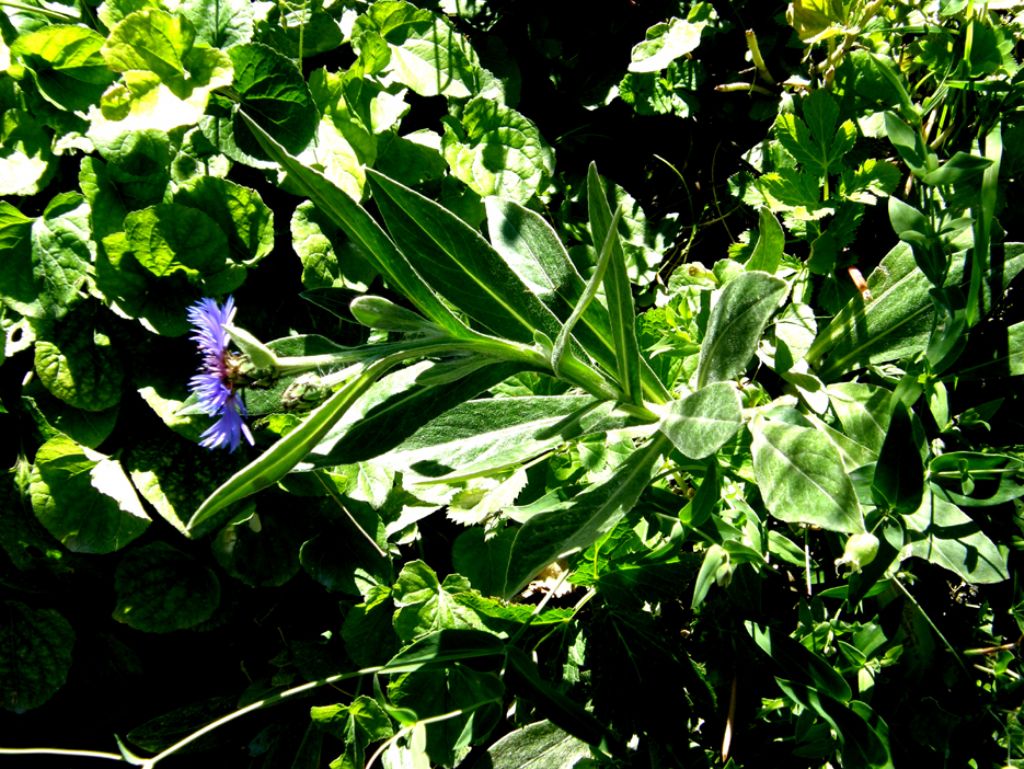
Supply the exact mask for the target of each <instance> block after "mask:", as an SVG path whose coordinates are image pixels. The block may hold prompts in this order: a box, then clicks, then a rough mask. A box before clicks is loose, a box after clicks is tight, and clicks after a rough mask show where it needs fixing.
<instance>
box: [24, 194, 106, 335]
mask: <svg viewBox="0 0 1024 769" xmlns="http://www.w3.org/2000/svg"><path fill="white" fill-rule="evenodd" d="M94 253H95V246H94V245H93V244H92V242H91V241H90V239H89V205H88V203H86V202H85V198H83V197H82V196H81V195H79V194H77V193H74V192H65V193H61V194H60V195H57V196H56V197H55V198H54V199H53V200H51V201H50V203H49V205H47V207H46V210H45V211H44V212H43V215H42V216H41V217H39V218H38V219H36V220H35V221H34V222H32V276H33V279H34V282H35V284H36V286H37V291H38V296H39V300H40V304H41V305H42V307H43V308H44V311H45V312H46V313H47V314H48V315H49V316H50V317H54V318H60V317H62V316H63V315H64V314H65V313H66V312H67V310H68V308H69V307H70V306H71V305H72V304H73V303H74V302H75V301H76V300H77V299H78V292H79V290H80V289H81V288H82V286H83V285H84V284H85V279H86V274H87V273H88V265H89V263H90V262H91V261H92V256H93V254H94Z"/></svg>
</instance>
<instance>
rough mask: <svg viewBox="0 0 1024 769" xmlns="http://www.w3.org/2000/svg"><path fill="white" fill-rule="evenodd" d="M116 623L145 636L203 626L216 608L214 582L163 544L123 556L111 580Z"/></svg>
mask: <svg viewBox="0 0 1024 769" xmlns="http://www.w3.org/2000/svg"><path fill="white" fill-rule="evenodd" d="M114 589H115V591H116V593H117V607H116V608H115V609H114V619H116V620H117V621H118V622H123V623H125V624H126V625H129V626H130V627H133V628H135V629H136V630H142V631H145V632H147V633H169V632H171V631H173V630H184V629H185V628H190V627H193V626H194V625H198V624H199V623H200V622H205V621H206V620H208V619H209V618H210V617H211V616H213V612H214V611H216V609H217V606H218V604H219V603H220V583H219V582H218V581H217V576H216V575H215V574H214V573H213V572H212V571H211V570H210V569H208V568H207V567H205V566H203V565H202V564H201V563H199V562H198V561H196V560H195V559H194V558H192V557H191V556H188V555H185V554H184V553H181V552H179V551H178V550H175V549H174V548H173V547H171V546H170V545H167V544H164V543H163V542H154V543H152V544H150V545H146V546H145V547H141V548H139V549H137V550H132V551H131V552H129V553H127V554H125V556H124V559H123V560H122V561H121V563H120V564H119V565H118V567H117V572H116V573H115V575H114Z"/></svg>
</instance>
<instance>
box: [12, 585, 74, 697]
mask: <svg viewBox="0 0 1024 769" xmlns="http://www.w3.org/2000/svg"><path fill="white" fill-rule="evenodd" d="M0 617H3V622H0V692H2V693H3V694H2V696H0V706H2V707H3V708H4V709H5V710H11V711H14V712H15V713H24V712H25V711H26V710H32V709H33V708H38V707H39V706H40V705H42V704H44V703H45V702H46V701H47V700H49V699H50V698H51V697H52V696H53V695H54V694H55V693H56V692H57V690H58V689H60V688H61V687H62V686H63V685H64V681H65V680H66V679H67V676H68V671H69V670H70V669H71V650H72V648H73V647H74V644H75V631H74V630H73V629H72V628H71V624H70V623H69V622H68V621H67V620H66V619H64V617H62V616H61V615H60V613H58V612H56V611H54V610H53V609H33V608H31V607H29V606H26V605H25V604H23V603H21V602H20V601H4V602H3V603H0Z"/></svg>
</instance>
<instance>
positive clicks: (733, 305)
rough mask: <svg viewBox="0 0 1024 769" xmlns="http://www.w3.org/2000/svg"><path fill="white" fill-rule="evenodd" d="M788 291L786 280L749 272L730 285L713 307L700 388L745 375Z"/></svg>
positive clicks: (703, 349) (699, 375) (699, 371)
mask: <svg viewBox="0 0 1024 769" xmlns="http://www.w3.org/2000/svg"><path fill="white" fill-rule="evenodd" d="M787 290H788V286H787V285H786V282H785V281H783V280H779V279H778V278H775V277H772V276H771V275H768V274H767V273H764V272H745V273H743V274H742V275H738V276H737V277H735V278H733V279H732V280H730V281H729V282H728V283H726V285H725V288H724V289H722V293H721V295H720V296H719V297H718V301H717V302H716V303H715V305H714V307H712V308H711V317H710V318H709V320H708V330H707V333H706V334H705V335H704V341H703V343H702V344H701V348H700V362H699V363H698V365H697V387H703V386H704V385H706V384H708V383H710V382H720V381H722V380H725V379H733V378H735V377H736V376H738V375H739V374H741V373H743V371H744V370H745V369H746V368H747V363H748V361H749V360H750V358H751V356H752V355H753V354H754V350H756V349H757V343H758V341H759V340H760V339H761V334H762V333H764V329H765V326H767V325H768V319H769V318H771V316H772V313H774V312H775V310H776V308H777V307H778V306H779V302H780V301H781V300H782V297H783V296H785V294H786V291H787Z"/></svg>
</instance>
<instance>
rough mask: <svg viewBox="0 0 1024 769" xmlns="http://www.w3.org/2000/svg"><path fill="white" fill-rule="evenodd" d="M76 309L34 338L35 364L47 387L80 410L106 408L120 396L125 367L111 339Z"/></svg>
mask: <svg viewBox="0 0 1024 769" xmlns="http://www.w3.org/2000/svg"><path fill="white" fill-rule="evenodd" d="M92 319H93V313H92V312H91V311H90V310H88V309H85V310H78V311H76V312H74V313H72V314H71V315H69V316H68V317H66V318H65V319H64V320H62V321H58V322H57V323H56V324H55V325H54V326H53V327H51V329H50V330H49V331H48V332H47V333H44V334H42V335H41V338H40V339H38V340H37V341H36V347H35V367H36V373H37V374H38V375H39V379H40V381H41V382H42V383H43V385H45V387H46V389H47V390H49V391H50V392H51V393H53V394H54V395H56V396H57V397H58V398H60V399H61V400H62V401H64V402H65V403H67V404H68V405H70V406H74V407H75V408H78V409H82V410H83V411H105V410H106V409H109V408H111V407H113V406H116V405H117V403H118V401H120V400H121V382H122V380H123V379H124V371H123V369H122V367H121V361H120V358H119V357H118V355H117V352H116V351H115V350H114V348H113V347H112V346H111V343H110V339H109V338H108V337H107V336H106V335H105V334H103V333H101V332H100V331H98V330H96V329H95V328H94V327H93V323H92Z"/></svg>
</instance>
